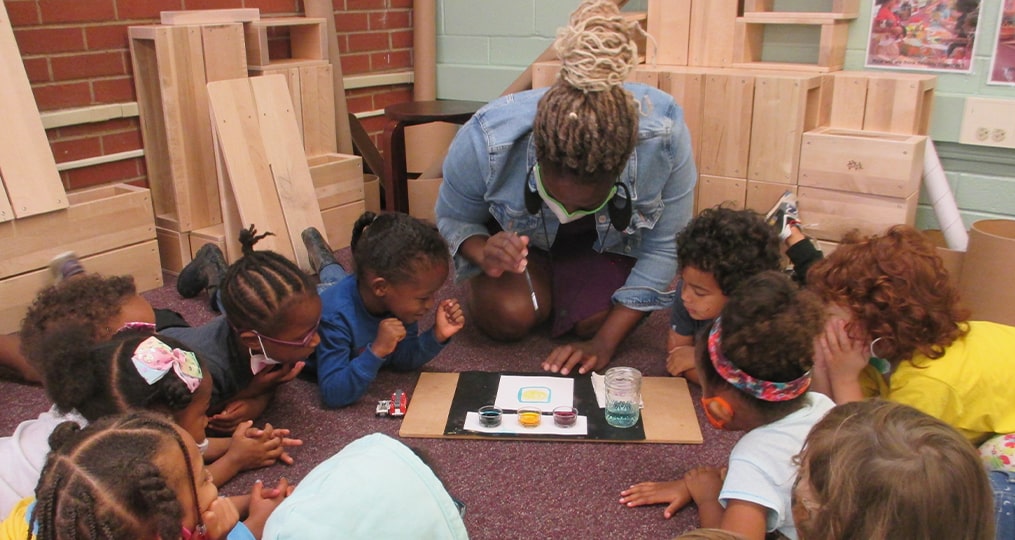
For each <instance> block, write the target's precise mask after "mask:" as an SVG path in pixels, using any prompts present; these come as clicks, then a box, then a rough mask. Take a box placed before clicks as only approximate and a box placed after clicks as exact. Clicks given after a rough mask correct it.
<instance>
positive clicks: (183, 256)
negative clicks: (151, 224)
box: [155, 227, 194, 275]
mask: <svg viewBox="0 0 1015 540" xmlns="http://www.w3.org/2000/svg"><path fill="white" fill-rule="evenodd" d="M155 239H156V240H157V241H158V245H159V257H161V259H162V270H164V271H165V272H168V273H170V274H173V275H176V274H179V273H180V272H181V271H182V270H183V267H184V266H187V263H189V262H190V261H192V260H193V259H194V255H193V253H194V250H192V249H191V248H190V233H189V232H186V231H185V232H180V231H175V230H173V229H170V228H167V227H155Z"/></svg>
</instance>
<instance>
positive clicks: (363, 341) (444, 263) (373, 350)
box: [304, 212, 465, 407]
mask: <svg viewBox="0 0 1015 540" xmlns="http://www.w3.org/2000/svg"><path fill="white" fill-rule="evenodd" d="M304 236H305V238H304V242H307V238H306V235H304ZM314 251H321V250H319V249H318V250H314V249H311V248H310V243H309V242H308V252H311V253H313V252H314ZM352 255H353V260H354V262H355V267H356V268H355V272H354V273H353V274H351V275H349V276H347V277H346V278H344V279H342V280H341V281H339V282H338V283H335V284H333V285H332V286H330V287H328V288H327V289H325V290H324V291H323V292H322V293H321V302H322V303H323V306H324V307H323V312H322V315H321V325H320V336H321V339H320V344H319V345H318V346H317V351H316V354H315V355H314V357H312V358H311V359H310V360H309V361H308V366H307V367H308V368H309V369H311V370H312V371H314V372H316V374H317V382H318V384H319V385H320V389H321V400H322V401H323V403H324V405H325V406H327V407H344V406H346V405H349V404H352V403H354V402H356V401H357V400H359V398H360V397H362V396H363V394H364V393H365V392H366V391H367V388H368V387H369V386H370V383H371V382H373V380H374V379H375V378H376V377H377V372H378V371H379V370H380V369H381V368H382V367H386V368H390V369H395V370H399V371H411V370H415V369H418V368H419V367H420V366H422V365H423V364H425V363H427V362H429V361H430V360H431V359H433V358H434V356H436V355H437V354H438V353H439V352H440V351H441V350H442V349H443V348H444V345H445V344H446V343H447V342H448V340H449V339H451V336H453V335H454V334H456V333H457V332H458V331H459V330H461V329H462V327H463V326H464V324H465V316H464V315H463V313H462V308H461V306H460V305H459V304H458V301H457V300H455V299H453V298H448V299H445V300H442V301H440V302H436V300H435V299H434V296H435V294H436V293H437V290H438V289H440V288H441V287H442V286H443V285H444V282H445V281H446V280H447V278H448V273H449V271H450V264H451V256H450V254H449V253H448V246H447V244H446V243H445V242H444V239H443V238H441V235H440V234H439V233H438V232H437V231H436V230H435V229H434V228H433V226H432V225H428V224H426V223H424V222H422V221H420V220H418V219H416V218H414V217H411V216H409V215H407V214H402V213H396V212H392V213H382V214H374V213H373V212H365V213H364V214H363V215H362V216H360V218H359V219H358V220H357V221H356V223H355V225H353V231H352ZM311 259H312V260H313V256H312V257H311ZM314 266H315V267H316V266H317V265H316V264H315V265H314ZM328 266H330V265H328ZM321 268H323V267H319V269H318V272H319V273H321V274H324V272H322V270H321ZM435 305H436V309H437V312H436V320H435V322H434V326H433V328H431V329H430V330H427V331H426V332H423V333H420V331H419V320H420V319H421V318H423V317H424V316H425V315H426V314H427V313H429V312H430V310H431V309H434V306H435Z"/></svg>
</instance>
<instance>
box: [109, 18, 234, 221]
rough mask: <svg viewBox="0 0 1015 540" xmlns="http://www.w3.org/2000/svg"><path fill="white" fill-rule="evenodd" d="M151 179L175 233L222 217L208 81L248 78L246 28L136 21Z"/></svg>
mask: <svg viewBox="0 0 1015 540" xmlns="http://www.w3.org/2000/svg"><path fill="white" fill-rule="evenodd" d="M128 35H129V39H130V53H131V58H132V60H133V69H134V82H135V84H136V86H137V96H138V100H137V101H138V109H139V116H140V119H141V133H142V137H143V139H144V146H145V164H146V165H147V169H148V184H149V186H150V187H151V190H152V202H153V204H154V207H155V213H156V214H157V215H160V216H162V217H164V218H165V220H166V221H167V225H168V226H169V227H171V228H172V229H173V230H176V231H190V230H193V229H199V228H202V227H208V226H210V225H215V224H217V223H221V222H222V211H221V209H220V207H219V192H218V185H217V183H216V181H215V153H214V147H213V145H212V132H211V124H210V121H209V118H208V97H207V91H206V90H205V86H206V84H207V83H208V82H210V81H215V80H223V79H235V78H239V77H246V74H247V68H246V61H245V56H244V51H243V27H242V25H240V24H226V25H215V26H161V25H153V26H131V27H129V29H128Z"/></svg>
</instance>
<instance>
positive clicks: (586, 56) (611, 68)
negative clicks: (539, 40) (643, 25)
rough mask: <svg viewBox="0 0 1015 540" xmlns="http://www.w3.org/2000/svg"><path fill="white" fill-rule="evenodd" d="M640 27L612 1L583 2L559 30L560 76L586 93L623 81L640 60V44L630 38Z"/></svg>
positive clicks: (604, 89) (556, 45)
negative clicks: (566, 24)
mask: <svg viewBox="0 0 1015 540" xmlns="http://www.w3.org/2000/svg"><path fill="white" fill-rule="evenodd" d="M637 26H638V23H636V22H634V21H629V20H627V19H625V18H624V16H623V15H621V14H620V9H619V8H618V7H617V5H616V4H615V3H613V2H612V1H610V0H587V1H585V2H583V3H582V4H581V5H580V6H578V8H577V9H575V11H574V12H573V13H572V14H571V20H570V23H569V25H568V26H566V27H563V28H560V29H559V30H557V41H556V42H555V43H554V47H555V48H556V50H557V55H558V56H559V57H560V60H561V68H560V76H561V78H562V79H563V80H564V81H565V82H567V83H568V84H569V85H571V86H573V87H575V88H577V89H579V90H582V91H584V92H603V91H606V90H609V89H610V88H613V87H615V86H619V85H620V84H622V83H623V82H624V80H625V79H627V76H628V74H629V73H631V71H632V70H633V69H634V66H635V65H636V64H637V62H638V46H637V44H635V42H634V40H633V39H632V38H631V36H632V35H633V33H634V32H635V31H636V30H635V28H636V27H637Z"/></svg>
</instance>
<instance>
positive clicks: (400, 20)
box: [370, 9, 412, 30]
mask: <svg viewBox="0 0 1015 540" xmlns="http://www.w3.org/2000/svg"><path fill="white" fill-rule="evenodd" d="M411 25H412V22H410V20H409V12H408V11H393V10H390V9H386V10H384V11H378V12H374V13H371V14H370V29H371V30H389V29H392V28H408V27H409V26H411Z"/></svg>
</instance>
